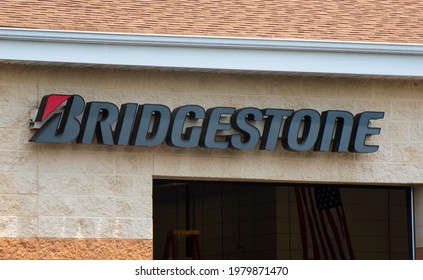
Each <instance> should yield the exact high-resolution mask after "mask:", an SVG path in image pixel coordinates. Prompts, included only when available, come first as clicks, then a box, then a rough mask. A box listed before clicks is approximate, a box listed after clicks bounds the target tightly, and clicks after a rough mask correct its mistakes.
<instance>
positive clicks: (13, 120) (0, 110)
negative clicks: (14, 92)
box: [0, 105, 30, 129]
mask: <svg viewBox="0 0 423 280" xmlns="http://www.w3.org/2000/svg"><path fill="white" fill-rule="evenodd" d="M29 111H30V107H17V106H5V105H2V106H0V128H11V129H16V128H20V127H29Z"/></svg>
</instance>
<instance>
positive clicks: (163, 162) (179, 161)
mask: <svg viewBox="0 0 423 280" xmlns="http://www.w3.org/2000/svg"><path fill="white" fill-rule="evenodd" d="M190 163H191V158H189V157H180V156H155V157H154V175H156V176H180V177H184V176H189V175H191V170H190Z"/></svg>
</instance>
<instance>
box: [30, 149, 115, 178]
mask: <svg viewBox="0 0 423 280" xmlns="http://www.w3.org/2000/svg"><path fill="white" fill-rule="evenodd" d="M38 166H39V171H40V172H42V173H44V172H45V173H77V174H114V173H115V168H116V154H115V153H101V152H87V151H84V150H78V151H75V150H74V151H72V150H56V149H54V150H50V149H48V148H45V149H43V150H40V151H39V152H38Z"/></svg>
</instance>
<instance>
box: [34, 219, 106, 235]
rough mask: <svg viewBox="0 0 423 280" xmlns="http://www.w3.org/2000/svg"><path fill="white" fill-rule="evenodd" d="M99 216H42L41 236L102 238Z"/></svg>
mask: <svg viewBox="0 0 423 280" xmlns="http://www.w3.org/2000/svg"><path fill="white" fill-rule="evenodd" d="M99 223H100V219H98V218H72V217H70V218H69V217H48V216H41V217H40V225H39V236H40V237H62V238H99V237H100V238H101V237H102V236H99V235H98V231H97V227H98V225H99Z"/></svg>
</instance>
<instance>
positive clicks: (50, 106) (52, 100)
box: [41, 94, 71, 121]
mask: <svg viewBox="0 0 423 280" xmlns="http://www.w3.org/2000/svg"><path fill="white" fill-rule="evenodd" d="M69 97H71V95H63V94H51V95H49V96H48V99H47V102H46V105H45V108H44V112H43V116H42V117H41V121H43V120H44V119H45V118H46V117H48V115H50V113H51V112H53V111H54V110H55V109H56V108H57V107H59V106H60V105H61V104H62V103H64V102H65V101H66V100H68V99H69Z"/></svg>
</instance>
